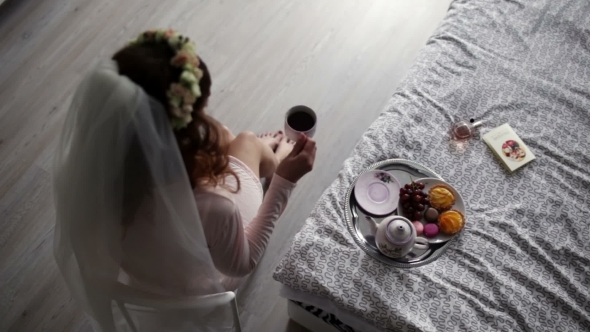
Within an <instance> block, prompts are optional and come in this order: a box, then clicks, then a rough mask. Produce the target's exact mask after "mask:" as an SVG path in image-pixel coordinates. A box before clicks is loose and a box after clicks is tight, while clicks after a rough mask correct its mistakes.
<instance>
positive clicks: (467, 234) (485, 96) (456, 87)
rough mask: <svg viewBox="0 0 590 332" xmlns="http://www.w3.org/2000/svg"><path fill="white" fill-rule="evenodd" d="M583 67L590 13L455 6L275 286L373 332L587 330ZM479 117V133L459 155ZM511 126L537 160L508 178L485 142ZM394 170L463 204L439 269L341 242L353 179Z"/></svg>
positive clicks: (589, 254) (589, 222)
mask: <svg viewBox="0 0 590 332" xmlns="http://www.w3.org/2000/svg"><path fill="white" fill-rule="evenodd" d="M392 61H395V59H392ZM589 65H590V2H588V1H585V0H571V1H549V0H543V1H522V0H512V1H489V0H473V1H464V0H457V1H455V2H453V3H452V5H451V7H450V9H449V12H448V15H447V17H446V18H445V20H444V21H443V23H442V24H441V26H440V27H439V29H438V30H437V31H436V32H435V33H434V35H433V36H432V37H431V38H430V39H429V41H428V43H427V45H426V46H425V47H424V49H423V50H422V51H421V52H420V54H419V56H418V58H417V60H416V62H415V64H414V65H413V67H412V69H411V70H410V71H409V73H408V75H407V77H406V78H405V80H404V81H403V82H402V83H401V85H400V87H399V88H398V90H397V92H396V93H395V94H394V96H393V97H392V98H391V100H390V101H389V103H388V105H387V107H386V109H385V111H384V112H383V113H382V114H381V116H380V117H379V118H378V119H377V120H376V121H375V122H374V123H373V124H372V125H371V127H370V128H369V129H368V130H367V131H366V133H365V134H364V135H363V136H362V138H361V139H360V141H359V143H358V145H357V146H356V147H355V149H354V151H353V152H352V154H351V156H350V158H348V159H347V160H346V161H345V163H344V166H343V169H342V171H341V172H340V173H339V175H338V177H337V179H336V180H335V181H334V182H333V183H332V185H331V186H330V187H329V188H328V190H327V191H326V192H325V193H324V195H323V196H322V197H321V199H320V201H319V203H318V204H317V206H316V207H315V209H314V210H313V212H312V214H311V216H310V217H309V218H308V220H307V221H306V223H305V226H304V227H303V229H302V230H301V231H300V232H299V233H298V234H297V236H296V237H295V239H294V242H293V245H292V247H291V248H290V250H289V251H288V252H287V254H286V255H285V256H284V258H283V259H282V261H281V262H280V264H279V265H278V267H277V270H276V272H275V275H274V278H275V279H276V280H277V281H279V282H281V283H282V284H284V285H286V286H288V287H290V288H291V289H293V290H295V291H300V292H303V293H308V294H314V295H317V296H320V297H322V298H327V299H329V300H330V301H332V302H333V303H335V304H336V306H337V307H338V308H341V309H343V310H346V311H348V312H350V313H351V314H354V315H356V316H358V317H361V318H363V319H364V320H366V321H367V322H368V323H370V324H372V325H373V326H375V327H376V328H377V329H379V330H386V331H418V330H420V331H454V330H462V331H531V330H532V331H588V330H590V207H589V206H590V202H589V201H590V189H588V188H590V171H589V167H588V165H590V157H588V154H589V152H590V136H589V133H590V114H589V110H590V66H589ZM360 111H362V110H359V112H360ZM470 118H474V119H476V120H482V121H484V125H483V127H481V128H480V129H479V135H478V136H477V137H476V138H475V139H473V140H471V141H469V143H468V144H467V145H466V146H463V147H461V146H457V145H454V144H450V143H449V134H448V133H449V129H450V127H451V124H452V123H453V121H456V120H461V119H467V120H468V119H470ZM504 123H509V124H510V126H512V128H514V130H515V131H516V132H517V134H518V135H519V136H520V138H521V139H522V140H523V141H524V142H525V144H527V145H528V147H529V149H530V150H531V151H532V152H533V153H534V155H535V156H536V157H537V160H535V161H533V162H532V163H530V164H528V165H526V166H524V167H523V168H521V169H520V170H517V171H516V172H514V173H512V174H511V173H508V172H507V171H505V170H504V169H503V167H502V165H501V163H500V162H499V161H498V160H497V159H496V157H495V156H494V155H493V153H492V151H491V150H490V149H489V148H488V147H487V146H486V144H485V143H484V142H483V140H481V136H482V135H483V134H485V133H486V132H487V131H489V130H491V129H493V128H495V127H497V126H499V125H501V124H504ZM390 158H405V159H409V160H413V161H416V162H418V163H421V164H423V165H425V166H428V167H430V168H431V169H433V170H434V171H435V172H437V173H438V174H440V175H441V176H442V177H443V178H444V179H445V180H446V181H448V182H449V183H451V184H452V185H453V186H454V187H455V188H457V189H458V190H459V191H460V192H461V194H462V196H463V198H464V200H465V203H466V209H467V224H466V227H465V229H464V230H463V232H462V233H461V235H460V236H459V237H458V238H457V239H455V240H454V241H453V243H452V245H451V246H450V248H449V249H448V250H447V251H446V252H445V253H444V254H443V255H442V256H441V257H440V258H439V259H438V260H436V261H434V262H433V263H431V264H428V265H425V266H422V267H418V268H411V269H399V268H394V267H391V266H388V265H385V264H382V263H380V262H379V261H377V260H375V259H373V258H371V257H370V256H368V255H366V254H365V253H364V252H363V251H362V250H361V249H360V248H358V247H357V245H356V244H355V242H354V240H353V239H352V237H351V235H350V234H349V233H348V231H347V229H346V226H345V221H344V220H345V204H346V202H345V196H346V192H347V190H348V189H349V187H350V186H351V184H352V182H353V180H354V179H355V178H356V177H357V176H358V175H359V174H360V173H361V172H362V171H363V170H364V169H365V168H367V167H368V166H370V165H371V164H373V163H375V162H378V161H382V160H385V159H390ZM312 304H313V303H312Z"/></svg>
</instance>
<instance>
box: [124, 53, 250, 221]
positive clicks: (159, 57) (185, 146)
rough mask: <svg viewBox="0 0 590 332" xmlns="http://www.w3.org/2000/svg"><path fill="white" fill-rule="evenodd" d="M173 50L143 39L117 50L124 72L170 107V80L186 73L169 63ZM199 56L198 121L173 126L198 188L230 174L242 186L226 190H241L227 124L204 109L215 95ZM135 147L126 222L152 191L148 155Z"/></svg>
mask: <svg viewBox="0 0 590 332" xmlns="http://www.w3.org/2000/svg"><path fill="white" fill-rule="evenodd" d="M174 55H175V53H174V51H173V50H172V49H171V48H170V47H169V46H168V45H167V44H164V43H162V44H140V45H129V46H127V47H125V48H123V49H121V50H120V51H118V52H117V53H115V55H114V56H113V60H114V61H115V62H117V64H118V67H119V73H120V74H121V75H124V76H127V77H128V78H129V79H131V80H132V81H133V82H135V83H136V84H137V85H139V86H140V87H142V88H143V90H144V91H145V92H146V93H147V94H148V95H150V96H151V97H153V98H155V99H156V100H158V101H159V102H160V103H162V105H165V108H166V109H167V111H168V112H169V110H168V98H167V96H166V92H167V91H168V89H169V87H170V84H172V83H177V82H178V81H179V78H180V74H181V72H182V71H181V69H180V68H176V67H174V66H172V65H171V64H170V59H172V57H173V56H174ZM200 60H201V61H200V65H199V68H200V69H201V70H202V71H203V77H202V78H201V80H200V81H199V86H200V88H201V97H199V98H198V99H197V100H196V101H195V103H194V105H193V110H194V111H193V113H192V117H193V121H192V122H191V123H190V124H189V125H188V126H187V127H186V128H183V129H181V130H177V131H174V134H175V135H176V141H177V144H178V147H179V149H180V152H181V154H182V158H183V161H184V166H185V168H186V171H187V174H188V176H189V179H190V182H191V186H192V187H193V188H195V187H197V186H217V185H222V186H225V178H226V176H228V175H232V176H234V177H235V178H236V180H237V184H238V186H237V188H227V189H229V190H232V191H235V192H237V191H238V190H239V188H240V181H239V178H238V176H237V175H236V174H235V173H234V172H233V171H232V170H231V168H229V155H228V144H227V143H228V142H225V137H226V136H225V135H224V129H223V126H222V125H221V124H220V123H219V122H218V121H217V120H215V119H214V118H212V117H210V116H209V115H207V114H205V112H204V109H205V106H206V105H207V99H208V98H209V96H210V94H211V75H210V73H209V70H208V69H207V65H206V64H205V62H204V61H203V60H202V59H200ZM131 150H132V151H131V152H130V153H129V154H128V157H127V160H126V163H125V165H126V166H125V167H126V168H128V169H126V170H125V171H124V173H125V177H124V178H125V180H124V181H125V184H124V187H125V195H124V197H125V198H124V199H125V200H127V201H126V202H124V203H123V204H124V206H125V209H126V210H128V215H129V217H128V218H125V220H127V221H126V223H131V220H132V219H133V218H132V216H131V215H132V214H134V213H135V211H136V210H137V208H138V206H139V204H140V203H141V200H142V199H143V197H144V195H145V194H146V193H147V192H148V190H149V181H146V178H147V176H148V173H147V170H145V172H144V171H143V169H144V168H145V165H138V164H139V163H141V160H142V159H143V158H142V156H141V151H139V149H137V150H138V151H133V149H131ZM141 166H143V167H141ZM142 173H143V174H142Z"/></svg>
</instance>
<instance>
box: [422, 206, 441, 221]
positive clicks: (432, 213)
mask: <svg viewBox="0 0 590 332" xmlns="http://www.w3.org/2000/svg"><path fill="white" fill-rule="evenodd" d="M424 220H426V222H436V221H437V220H438V211H436V209H435V208H428V210H426V212H424Z"/></svg>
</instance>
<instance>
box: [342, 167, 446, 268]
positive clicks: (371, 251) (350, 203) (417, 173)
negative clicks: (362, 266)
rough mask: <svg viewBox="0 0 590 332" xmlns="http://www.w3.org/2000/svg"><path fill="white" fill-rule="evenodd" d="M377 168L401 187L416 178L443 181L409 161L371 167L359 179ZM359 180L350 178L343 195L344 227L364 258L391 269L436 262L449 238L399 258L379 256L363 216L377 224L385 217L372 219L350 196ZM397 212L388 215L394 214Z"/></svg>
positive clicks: (424, 168)
mask: <svg viewBox="0 0 590 332" xmlns="http://www.w3.org/2000/svg"><path fill="white" fill-rule="evenodd" d="M375 169H380V170H384V171H387V172H390V173H391V174H393V175H394V176H395V177H396V178H397V179H398V180H399V182H400V184H401V185H402V186H403V185H404V184H406V183H410V182H412V180H416V179H419V178H437V179H441V180H443V178H442V177H441V176H440V175H438V174H436V173H435V172H434V171H432V170H431V169H429V168H428V167H426V166H422V165H420V164H418V163H415V162H413V161H409V160H405V159H388V160H384V161H381V162H378V163H376V164H373V165H371V166H370V167H369V168H367V169H366V170H365V171H364V172H363V173H361V174H359V176H361V175H362V174H364V173H365V172H367V171H371V170H375ZM358 178H359V177H357V178H356V179H354V182H353V185H352V186H351V187H350V188H349V189H348V192H347V193H346V202H347V204H346V220H345V222H346V228H347V229H348V231H349V232H350V234H352V237H353V239H354V241H355V242H356V243H357V244H358V245H359V247H360V248H361V249H362V250H363V251H364V252H366V253H367V255H369V256H371V257H373V258H375V259H377V260H379V261H381V262H383V263H385V264H389V265H392V266H395V267H402V268H409V267H417V266H422V265H425V264H428V263H430V262H432V261H434V260H436V259H437V258H438V257H440V255H441V254H442V253H443V252H444V251H445V250H446V249H447V248H448V247H449V245H450V244H451V242H453V239H451V240H450V241H447V242H445V243H441V244H431V245H430V248H428V249H426V250H419V249H413V250H412V251H411V252H410V253H409V254H407V255H406V256H404V257H401V258H389V257H387V256H385V255H383V254H382V253H381V252H380V251H379V250H378V249H377V247H376V245H375V239H374V237H373V235H371V230H370V228H369V222H368V221H367V220H365V216H367V215H369V216H371V217H373V219H375V221H377V223H380V222H381V221H382V220H383V219H384V218H385V217H387V216H375V215H371V214H368V213H366V212H364V211H363V209H362V208H361V207H360V206H359V205H358V204H357V202H356V199H355V197H354V185H355V184H356V181H357V180H358ZM396 214H397V210H396V211H394V212H393V213H392V215H396Z"/></svg>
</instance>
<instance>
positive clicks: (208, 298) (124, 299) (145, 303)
mask: <svg viewBox="0 0 590 332" xmlns="http://www.w3.org/2000/svg"><path fill="white" fill-rule="evenodd" d="M111 291H112V293H111V294H116V295H113V301H115V303H116V304H117V307H118V308H119V310H120V311H121V313H122V315H123V317H124V318H125V321H126V322H127V324H128V325H129V328H130V329H131V330H132V331H133V332H141V331H139V330H138V329H137V327H136V325H135V323H134V322H133V319H132V318H131V315H130V314H129V309H133V310H137V309H138V308H140V309H142V310H153V311H171V310H172V311H174V310H179V311H180V310H183V311H186V310H195V311H196V310H212V309H214V308H219V307H221V306H227V305H229V306H231V309H232V318H233V323H234V328H235V331H236V332H241V331H242V327H241V325H240V317H239V314H238V304H237V301H236V294H235V293H234V292H224V293H217V294H211V295H205V296H192V297H185V298H169V297H165V296H161V295H155V294H150V293H146V292H143V291H140V290H137V289H135V288H132V287H129V286H127V285H124V284H122V283H116V284H115V285H112V287H111ZM128 306H131V307H128Z"/></svg>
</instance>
